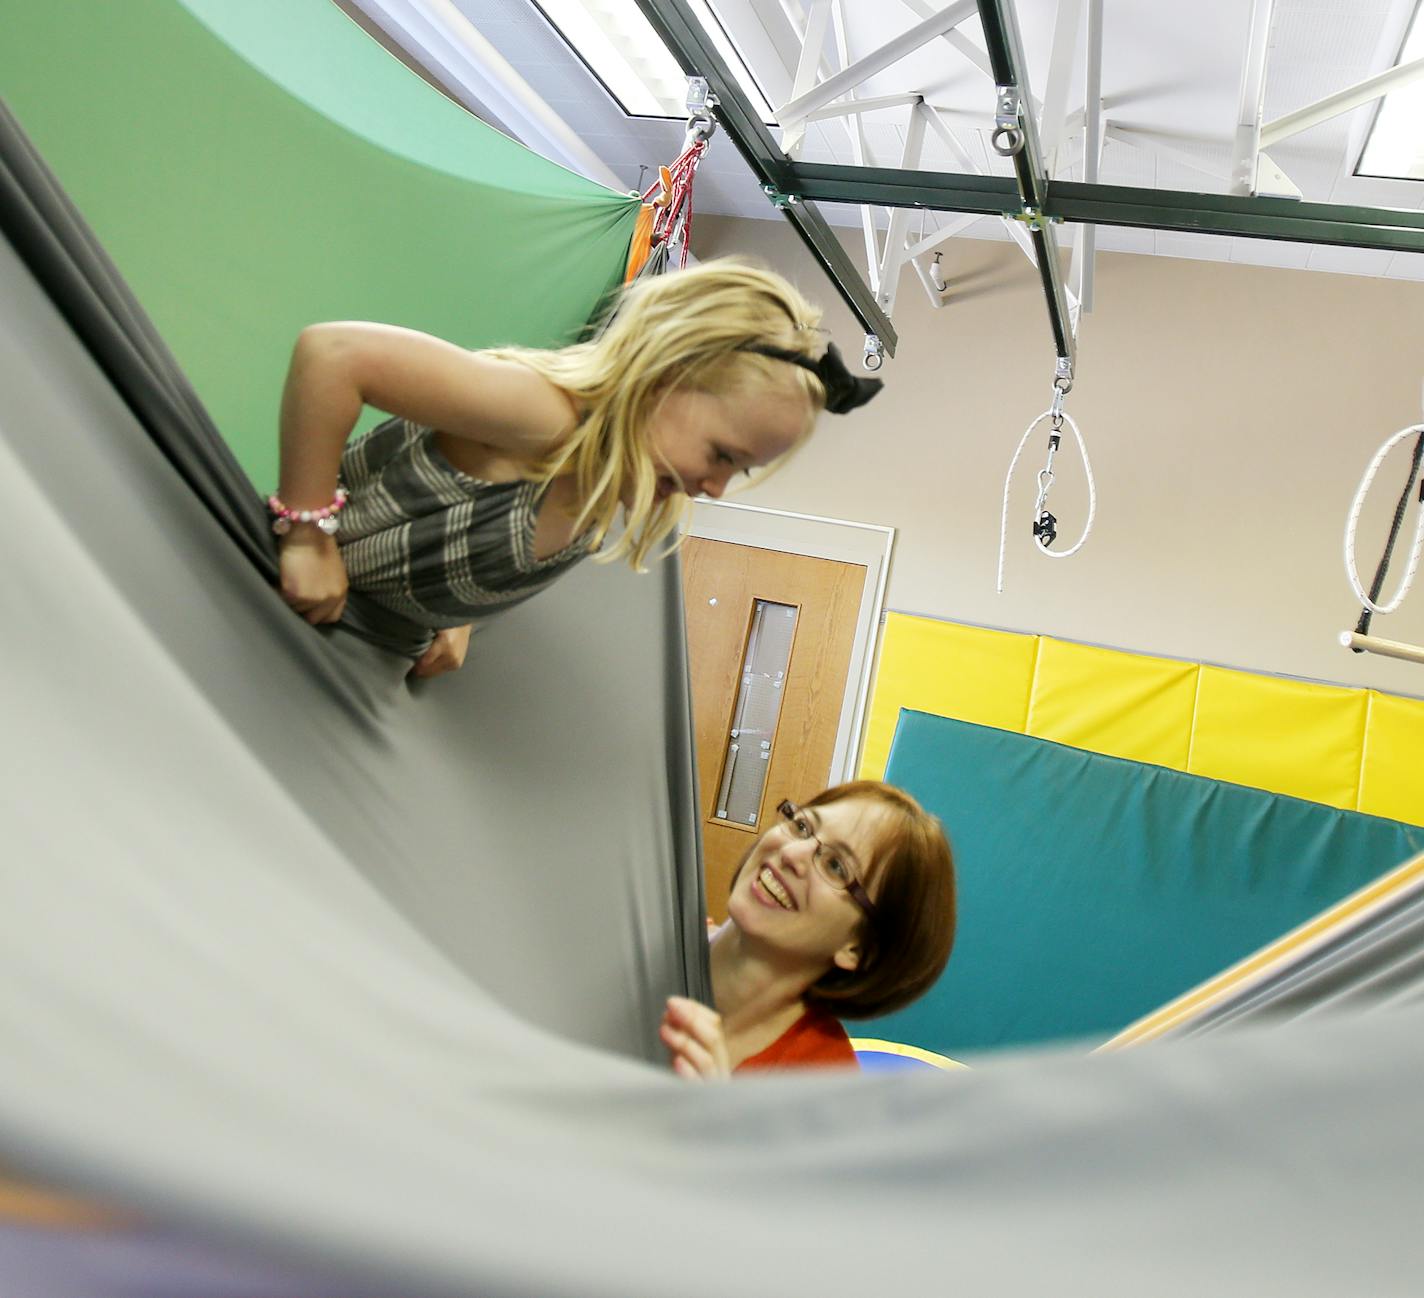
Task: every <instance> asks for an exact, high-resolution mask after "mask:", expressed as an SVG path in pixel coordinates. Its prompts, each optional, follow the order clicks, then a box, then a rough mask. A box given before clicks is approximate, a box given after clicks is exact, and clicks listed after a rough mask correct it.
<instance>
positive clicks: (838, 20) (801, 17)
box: [716, 0, 1424, 332]
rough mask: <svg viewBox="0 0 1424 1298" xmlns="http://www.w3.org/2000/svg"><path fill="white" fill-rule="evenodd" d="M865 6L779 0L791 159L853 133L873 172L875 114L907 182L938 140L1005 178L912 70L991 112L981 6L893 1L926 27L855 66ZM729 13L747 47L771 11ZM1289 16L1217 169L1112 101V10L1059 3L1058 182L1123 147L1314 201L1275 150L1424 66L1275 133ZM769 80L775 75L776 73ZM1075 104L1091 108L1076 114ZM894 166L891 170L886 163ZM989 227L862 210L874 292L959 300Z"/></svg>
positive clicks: (1259, 22) (1072, 299)
mask: <svg viewBox="0 0 1424 1298" xmlns="http://www.w3.org/2000/svg"><path fill="white" fill-rule="evenodd" d="M853 3H854V0H777V4H778V6H779V8H780V11H781V13H782V14H783V15H784V17H785V19H786V21H787V23H788V24H789V25H790V28H791V30H792V32H793V33H794V36H795V39H796V41H797V42H798V44H799V48H798V49H797V50H796V51H795V61H794V73H793V76H792V83H791V86H790V92H789V93H788V94H787V95H786V96H785V98H784V99H783V100H781V101H780V103H779V104H778V106H777V107H776V108H775V115H776V120H777V122H778V124H779V125H780V128H781V140H780V143H781V147H782V149H783V151H784V152H785V153H786V155H787V157H789V158H793V159H794V158H797V157H799V156H800V155H801V153H802V150H803V147H804V145H805V143H806V138H807V137H806V131H807V127H808V125H809V124H810V123H812V122H821V123H825V122H831V121H839V122H841V123H842V124H843V128H844V130H845V131H846V133H847V135H848V143H849V154H850V157H849V158H848V159H847V161H850V162H852V163H853V164H854V165H857V166H865V165H868V164H869V163H870V150H869V148H868V144H867V138H866V129H865V127H866V119H867V118H868V117H869V116H871V115H872V114H875V115H878V116H879V117H880V119H881V120H884V119H887V118H889V119H892V120H896V122H897V125H898V126H899V128H900V133H901V136H902V138H903V148H902V150H901V152H900V155H899V158H898V159H897V165H898V166H899V167H900V168H901V169H903V170H907V171H919V170H922V169H926V148H925V146H926V139H927V136H933V137H937V139H938V141H939V142H940V144H941V145H942V146H943V148H944V149H945V150H947V152H948V154H949V156H950V157H951V158H952V159H953V160H954V163H955V167H956V169H957V170H958V171H960V172H962V173H964V174H970V175H973V174H979V175H989V174H993V173H994V166H993V158H992V157H991V155H990V153H989V151H988V149H987V148H986V147H985V142H986V138H987V135H988V132H987V130H986V129H985V126H986V124H985V123H979V124H975V123H973V122H972V120H971V123H970V125H971V128H972V130H971V133H970V137H969V138H970V141H971V143H972V142H975V141H976V140H977V143H978V145H979V148H978V150H977V154H978V156H975V150H974V149H972V148H971V144H970V143H966V140H965V138H962V136H961V129H962V128H963V126H964V124H965V113H964V109H963V106H962V99H960V100H959V101H958V102H955V103H949V104H941V103H937V102H936V101H935V99H934V98H933V97H932V94H931V92H929V91H928V90H927V87H926V86H925V85H924V83H923V82H917V81H916V80H914V79H913V68H912V65H911V63H910V62H909V59H910V56H911V55H913V54H915V53H916V52H917V51H921V50H923V49H925V47H928V46H935V47H937V48H938V49H939V50H941V51H942V52H943V54H944V57H945V58H946V59H954V60H956V61H957V62H958V63H959V64H960V65H961V66H966V67H969V68H973V69H975V70H977V71H978V72H979V73H980V74H981V86H982V93H983V98H984V100H985V103H986V105H987V104H988V103H989V102H990V101H991V100H992V97H993V95H994V92H995V85H994V78H993V72H992V69H991V67H990V64H989V60H988V56H987V54H986V51H985V50H984V48H983V46H982V45H980V44H977V43H976V42H975V40H974V39H972V38H971V37H969V36H967V35H966V34H965V33H964V32H962V31H961V30H960V28H961V27H962V26H965V25H966V24H968V23H970V22H971V21H975V22H977V19H978V17H979V7H978V5H977V3H976V2H975V0H956V3H952V4H950V5H948V6H946V7H944V8H939V9H936V8H934V7H933V6H932V5H930V4H929V3H926V0H885V3H884V5H883V7H882V8H881V12H882V14H883V13H884V11H885V10H888V9H889V8H890V7H891V6H892V5H898V6H899V7H901V8H903V9H904V10H907V11H908V12H909V15H910V16H911V17H912V18H913V19H915V20H916V21H915V22H914V25H912V26H910V27H909V28H907V29H906V30H904V31H901V32H899V33H898V34H896V35H894V36H891V37H890V38H889V39H886V40H885V41H883V42H882V43H880V44H877V45H874V46H873V47H871V48H869V49H865V48H864V45H863V44H862V46H861V48H862V49H864V52H861V53H858V54H857V55H855V56H852V54H851V43H850V39H849V37H848V27H849V24H848V21H847V8H848V5H853ZM716 7H717V10H718V13H719V15H720V16H721V18H722V21H723V23H724V25H725V26H726V28H727V30H728V32H729V34H730V35H731V36H732V37H733V39H734V40H737V39H739V38H740V36H741V33H742V32H744V31H745V28H746V24H748V23H749V22H752V21H759V18H758V13H757V7H756V6H754V5H753V4H751V3H748V2H747V0H742V2H741V3H738V2H736V0H724V3H721V4H718V5H717V6H716ZM1275 9H1276V0H1251V4H1250V21H1249V25H1248V27H1247V31H1246V46H1245V49H1244V51H1243V53H1242V56H1241V60H1240V69H1241V70H1240V89H1239V94H1238V98H1237V110H1238V111H1237V114H1236V122H1235V130H1234V133H1233V138H1232V148H1231V150H1230V155H1229V157H1228V158H1226V159H1222V160H1219V161H1216V162H1214V163H1213V162H1212V161H1207V160H1203V158H1202V157H1201V156H1200V151H1199V150H1198V151H1196V152H1189V151H1187V150H1184V149H1182V148H1180V147H1176V146H1174V145H1173V144H1172V143H1170V142H1169V141H1168V140H1167V139H1165V138H1163V137H1162V136H1161V135H1159V134H1155V133H1152V132H1148V131H1143V130H1141V129H1134V127H1133V126H1132V124H1131V122H1130V121H1127V122H1119V121H1117V120H1115V118H1114V116H1113V115H1112V113H1111V111H1110V109H1108V108H1107V107H1106V106H1105V104H1104V101H1103V96H1102V61H1103V36H1104V33H1103V0H1057V3H1056V11H1055V12H1054V14H1053V21H1052V38H1051V44H1050V47H1049V56H1048V60H1047V72H1046V76H1045V78H1044V81H1043V93H1042V98H1041V99H1030V105H1031V107H1030V111H1031V112H1033V114H1034V115H1035V119H1036V122H1037V127H1038V138H1039V145H1040V150H1041V155H1042V159H1043V162H1044V166H1045V170H1046V174H1047V177H1048V178H1049V179H1050V180H1052V179H1054V178H1058V177H1064V178H1067V177H1070V176H1073V175H1077V176H1080V177H1081V179H1082V180H1083V181H1085V182H1087V183H1095V182H1096V181H1097V180H1098V177H1099V174H1100V168H1101V159H1102V149H1103V146H1104V144H1105V143H1106V142H1109V141H1111V142H1113V143H1116V144H1119V145H1124V146H1127V147H1129V148H1132V149H1135V150H1139V151H1142V152H1144V153H1146V154H1148V155H1150V156H1151V157H1153V158H1154V160H1157V161H1166V162H1170V163H1173V164H1175V165H1177V166H1184V167H1187V168H1189V169H1191V170H1192V171H1193V172H1195V173H1196V174H1197V175H1199V176H1201V177H1203V178H1205V179H1206V180H1208V181H1209V182H1210V186H1211V188H1213V189H1216V190H1221V191H1223V192H1228V193H1232V194H1237V195H1252V196H1254V195H1273V196H1279V197H1286V198H1296V199H1299V198H1301V197H1302V190H1301V188H1300V187H1299V186H1298V185H1296V184H1295V183H1294V182H1293V181H1292V180H1291V178H1290V176H1289V175H1288V174H1287V172H1286V170H1284V169H1283V168H1282V167H1281V166H1278V165H1277V164H1276V162H1275V161H1274V160H1273V159H1272V157H1271V156H1270V154H1269V153H1268V152H1267V151H1266V150H1267V149H1269V148H1274V147H1275V146H1276V145H1278V144H1280V143H1282V142H1284V141H1287V140H1289V139H1290V138H1291V137H1293V136H1296V135H1299V134H1300V133H1302V132H1305V131H1308V130H1309V129H1311V128H1312V127H1315V126H1317V125H1319V124H1321V123H1323V122H1326V121H1328V120H1330V119H1332V118H1334V117H1336V116H1338V115H1340V114H1342V113H1346V112H1349V111H1351V110H1353V109H1355V108H1358V107H1361V106H1363V105H1367V104H1370V103H1373V102H1374V101H1376V100H1377V99H1379V98H1380V97H1381V96H1382V95H1384V94H1386V93H1388V92H1389V91H1391V90H1393V89H1396V88H1400V87H1402V86H1405V85H1408V84H1411V83H1413V82H1421V81H1424V59H1416V60H1413V61H1412V62H1409V63H1405V64H1401V65H1397V66H1392V67H1389V68H1387V69H1385V70H1383V71H1381V72H1378V73H1375V74H1374V75H1372V76H1369V77H1366V78H1364V79H1362V80H1360V81H1358V82H1356V83H1355V84H1352V85H1348V86H1345V87H1342V88H1340V89H1337V90H1335V91H1333V92H1331V93H1329V94H1326V95H1324V96H1321V97H1320V98H1318V99H1316V100H1315V101H1313V102H1311V103H1308V104H1306V105H1304V106H1302V107H1300V108H1297V109H1294V110H1293V111H1291V112H1290V113H1287V114H1284V115H1281V116H1279V117H1276V118H1274V119H1273V120H1267V119H1266V116H1265V112H1264V107H1265V103H1266V84H1267V79H1268V76H1269V72H1270V57H1269V56H1270V52H1271V42H1270V37H1271V32H1272V21H1273V18H1274V17H1275ZM888 25H889V24H887V26H888ZM920 66H921V67H923V63H921V65H920ZM759 70H762V71H765V64H763V65H762V68H761V69H759ZM886 74H889V75H891V76H896V77H898V78H899V79H900V85H899V86H898V87H896V88H894V89H890V88H889V87H887V85H886ZM906 74H908V75H906ZM887 90H888V93H887ZM1074 91H1076V92H1077V94H1078V98H1077V99H1076V101H1071V102H1070V99H1071V96H1073V94H1074ZM774 102H775V101H774ZM881 165H882V166H883V165H888V164H887V162H886V161H883V160H882V162H881ZM1198 187H1199V188H1205V187H1206V186H1205V185H1199V186H1198ZM1416 188H1417V186H1416ZM1415 201H1416V202H1417V201H1418V200H1417V198H1416V200H1415ZM981 219H982V218H981V216H980V214H977V213H967V214H961V215H956V216H952V217H951V219H950V220H949V221H948V222H947V223H946V224H942V225H938V226H937V228H936V229H935V230H933V231H932V232H931V233H929V234H917V233H916V232H915V230H914V229H913V225H914V221H915V214H914V213H913V211H912V210H911V209H909V208H904V207H897V208H893V209H889V212H888V220H887V219H886V217H885V215H884V214H882V213H878V212H876V210H875V209H874V208H872V207H871V206H870V205H862V207H861V210H860V223H861V226H862V230H863V234H864V239H865V246H866V252H867V260H868V264H869V276H868V279H869V284H870V288H871V290H872V291H873V292H874V294H875V297H876V301H877V302H878V303H879V305H880V306H881V308H882V309H883V310H884V312H885V314H886V315H887V316H893V314H894V310H895V304H896V299H897V295H898V292H899V288H900V286H901V282H902V280H903V278H904V275H905V274H906V272H907V271H913V272H914V275H915V278H917V279H918V280H919V282H920V284H921V285H922V287H923V289H924V291H925V293H926V295H927V296H928V298H929V301H930V302H931V304H932V305H934V306H936V307H939V306H942V305H944V303H945V302H946V301H947V300H949V298H950V290H951V289H952V285H951V284H950V282H949V281H948V280H947V279H946V278H945V275H944V272H943V270H942V269H941V268H940V266H939V257H938V255H937V253H938V252H939V251H940V250H941V249H942V247H943V245H944V244H946V243H947V242H948V241H949V240H951V239H953V238H954V237H956V236H958V235H961V234H963V233H964V232H965V231H966V230H968V229H970V228H972V227H974V226H977V225H978V224H979V223H980V221H981ZM1000 220H1001V222H1002V227H1003V230H1004V233H1005V234H1006V235H1007V236H1008V237H1009V238H1012V239H1013V240H1015V241H1016V242H1017V243H1018V244H1019V245H1020V246H1021V247H1022V248H1023V250H1024V252H1025V254H1026V255H1027V256H1028V257H1029V259H1030V260H1033V259H1034V257H1035V252H1034V248H1033V246H1032V244H1031V242H1030V240H1029V238H1028V235H1027V232H1026V230H1025V227H1024V225H1023V223H1022V221H1021V220H1018V219H1015V218H1013V217H1010V216H1004V217H1002V218H1000ZM1095 231H1096V226H1094V225H1092V224H1090V223H1080V224H1075V225H1074V226H1073V227H1072V242H1071V248H1072V263H1071V268H1070V272H1069V286H1068V288H1067V298H1068V305H1069V311H1070V316H1071V320H1072V325H1073V328H1074V331H1075V332H1076V327H1077V321H1078V317H1079V312H1080V311H1085V310H1086V311H1090V310H1091V309H1092V283H1093V261H1094V244H1095V238H1094V235H1095Z"/></svg>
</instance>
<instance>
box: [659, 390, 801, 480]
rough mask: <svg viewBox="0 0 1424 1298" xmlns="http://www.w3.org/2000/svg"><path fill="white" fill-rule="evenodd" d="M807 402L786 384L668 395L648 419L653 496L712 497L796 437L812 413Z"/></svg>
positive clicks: (773, 456) (787, 447)
mask: <svg viewBox="0 0 1424 1298" xmlns="http://www.w3.org/2000/svg"><path fill="white" fill-rule="evenodd" d="M809 404H810V403H809V402H808V401H807V398H806V395H805V392H804V391H803V390H802V389H801V388H800V386H799V385H798V384H795V383H791V382H788V383H785V384H777V385H775V386H771V387H766V388H762V389H760V390H758V391H756V392H752V393H746V394H740V395H731V396H714V395H713V394H712V393H709V392H690V391H681V390H674V391H672V392H670V393H668V395H667V396H665V397H664V398H663V400H662V403H661V404H660V405H659V407H658V411H657V414H656V415H655V416H654V418H653V428H652V433H651V438H650V446H651V450H652V454H653V463H654V465H655V466H656V468H657V472H658V478H657V488H656V499H657V500H659V501H661V500H666V499H667V498H668V497H669V496H672V495H675V494H677V493H679V492H680V493H682V494H683V495H687V496H711V497H712V498H713V499H714V500H715V499H716V498H717V497H719V496H720V495H721V494H722V493H723V492H724V491H726V489H727V484H728V483H730V482H731V481H732V479H733V478H735V477H736V476H737V475H738V474H741V473H745V472H746V471H747V470H748V469H755V468H760V467H761V466H762V465H765V464H770V463H771V462H772V461H773V460H775V459H778V458H780V457H781V456H783V455H785V454H786V452H787V451H789V450H791V448H792V447H793V446H795V445H796V443H797V442H798V441H800V440H801V437H802V435H803V433H804V432H805V431H806V426H807V424H808V422H809V420H810V416H811V411H810V409H809Z"/></svg>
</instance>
